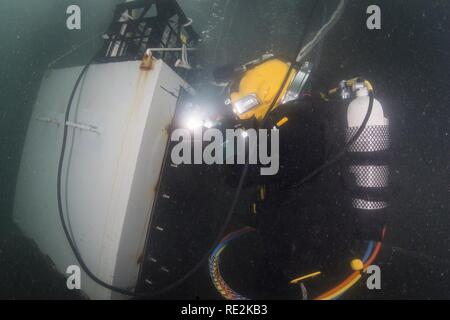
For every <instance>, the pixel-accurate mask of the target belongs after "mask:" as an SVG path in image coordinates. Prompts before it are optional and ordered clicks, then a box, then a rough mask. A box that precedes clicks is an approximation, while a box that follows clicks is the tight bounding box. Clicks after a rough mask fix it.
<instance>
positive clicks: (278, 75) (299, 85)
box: [230, 59, 312, 121]
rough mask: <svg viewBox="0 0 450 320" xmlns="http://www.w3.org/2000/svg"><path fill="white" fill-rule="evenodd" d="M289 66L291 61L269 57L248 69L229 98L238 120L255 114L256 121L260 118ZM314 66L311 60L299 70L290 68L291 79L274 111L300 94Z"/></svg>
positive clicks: (272, 99) (265, 112)
mask: <svg viewBox="0 0 450 320" xmlns="http://www.w3.org/2000/svg"><path fill="white" fill-rule="evenodd" d="M289 69H290V64H289V63H288V62H284V61H282V60H280V59H270V60H267V61H264V62H262V63H260V64H258V65H257V66H255V67H253V68H251V69H249V70H247V71H246V72H245V73H244V75H243V76H242V78H241V80H240V84H239V91H237V92H232V93H231V97H230V98H231V104H232V106H233V111H234V112H235V114H236V115H237V116H238V117H239V119H241V120H249V119H251V118H253V117H255V118H256V119H257V121H261V120H262V119H263V118H264V117H265V115H266V114H267V112H268V111H269V108H270V106H271V105H272V103H273V101H274V99H275V97H276V95H277V94H278V92H279V91H280V88H281V86H282V85H283V81H284V79H285V78H286V75H287V73H288V71H289ZM311 69H312V65H311V64H310V63H308V62H306V63H305V64H304V65H303V66H302V67H301V68H300V70H297V69H295V68H292V69H291V70H292V71H291V72H290V75H289V78H288V81H287V82H286V85H285V86H284V88H283V89H282V91H281V94H280V97H279V99H278V100H277V101H276V103H275V105H274V107H273V109H272V110H274V109H276V108H278V107H279V106H280V105H282V104H284V103H287V102H289V101H292V100H296V99H297V98H298V97H299V96H300V93H301V91H302V90H303V88H304V85H305V83H306V82H307V80H308V77H309V75H310V73H311ZM272 110H270V111H272Z"/></svg>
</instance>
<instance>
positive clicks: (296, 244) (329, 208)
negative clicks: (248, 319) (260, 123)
mask: <svg viewBox="0 0 450 320" xmlns="http://www.w3.org/2000/svg"><path fill="white" fill-rule="evenodd" d="M282 118H288V121H287V122H286V123H285V124H283V125H282V126H280V127H279V136H280V142H279V146H280V150H279V153H280V155H279V158H280V168H279V172H278V174H276V175H274V176H261V175H260V171H259V167H258V166H250V169H249V173H248V176H247V179H246V186H247V187H250V188H255V195H256V196H255V204H256V205H253V210H254V211H255V212H253V217H254V218H253V222H252V223H253V225H254V227H255V229H256V231H257V234H258V236H259V237H260V239H262V244H263V248H264V249H263V251H264V252H263V263H262V264H261V265H260V266H259V268H258V269H259V271H258V274H257V275H256V277H258V280H257V281H256V282H255V283H256V287H255V289H254V292H253V296H252V298H255V299H299V298H300V297H301V291H300V288H299V287H298V286H294V285H291V284H290V283H289V282H290V281H291V280H293V279H294V278H295V277H298V276H300V275H303V274H308V273H311V272H315V271H325V273H326V270H328V269H336V268H339V266H340V265H339V263H342V262H344V263H347V262H348V260H346V259H343V257H345V258H346V257H347V256H346V254H347V255H348V254H349V251H350V248H351V245H352V243H353V241H352V239H353V238H354V236H355V233H356V231H357V230H355V224H354V220H353V218H354V217H353V216H352V215H351V214H349V212H351V210H349V208H350V203H349V197H348V195H347V194H346V193H347V191H346V187H345V186H346V183H345V180H346V179H348V177H346V174H345V172H346V170H345V161H341V162H338V163H337V164H335V165H334V166H332V167H331V168H329V169H327V170H326V171H324V172H322V173H321V174H319V175H317V176H316V177H314V178H313V179H311V180H310V181H308V182H306V183H304V184H302V185H300V186H298V185H296V184H298V182H299V181H301V180H302V179H303V178H304V177H305V176H307V175H308V174H309V173H310V172H312V171H313V170H314V169H316V168H317V167H319V166H320V165H321V164H323V163H324V162H325V161H326V159H327V158H328V157H329V156H330V155H331V154H333V152H334V151H335V149H336V148H337V149H338V148H342V146H343V145H344V144H345V141H344V136H343V132H344V129H343V128H344V127H343V126H344V121H345V111H344V106H341V107H339V106H333V109H332V108H331V106H330V104H328V103H325V102H321V100H320V99H317V100H314V99H313V98H312V97H310V96H307V97H303V98H302V99H301V100H297V101H293V102H290V103H288V104H286V105H282V106H280V107H278V108H276V109H275V110H274V111H272V112H271V113H270V114H269V115H268V117H267V121H266V123H265V126H264V127H265V128H268V129H271V128H273V127H274V126H275V125H276V124H277V123H278V122H279V120H280V119H282ZM241 172H242V166H236V167H233V169H231V173H230V176H229V179H228V180H229V181H232V184H234V185H236V183H237V181H238V179H239V175H240V173H241ZM262 186H264V190H265V194H264V197H263V198H264V200H262V199H261V192H260V190H259V189H260V188H261V187H262ZM346 267H348V265H346Z"/></svg>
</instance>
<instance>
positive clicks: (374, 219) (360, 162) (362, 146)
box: [346, 81, 391, 240]
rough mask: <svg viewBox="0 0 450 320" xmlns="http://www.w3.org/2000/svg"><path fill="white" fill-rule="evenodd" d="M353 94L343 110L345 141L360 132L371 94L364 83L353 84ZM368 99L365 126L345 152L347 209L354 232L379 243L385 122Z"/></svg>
mask: <svg viewBox="0 0 450 320" xmlns="http://www.w3.org/2000/svg"><path fill="white" fill-rule="evenodd" d="M353 90H354V91H356V97H355V99H354V100H353V101H352V102H351V103H350V105H349V106H348V109H347V129H346V137H347V141H349V140H350V139H351V138H352V137H353V136H354V134H355V132H356V131H357V130H358V129H359V128H360V126H361V123H362V121H363V119H364V117H365V115H366V114H367V110H368V106H369V105H370V99H371V97H370V95H372V94H373V93H372V87H371V85H370V84H369V83H368V82H367V81H366V82H356V83H354V84H353ZM372 99H373V108H372V111H371V115H370V118H369V120H368V122H367V125H366V127H365V128H364V130H363V131H362V133H361V135H360V136H359V138H358V139H357V140H356V141H355V142H354V143H352V144H351V145H349V148H348V153H349V166H348V173H349V174H350V177H351V182H350V184H351V186H350V189H351V207H352V208H353V210H354V211H355V213H356V220H357V224H358V227H359V230H358V232H359V233H360V236H361V237H362V238H363V239H364V240H379V239H380V237H381V234H382V229H383V226H384V223H385V221H384V220H385V216H386V210H387V209H388V206H389V202H388V200H389V199H388V187H389V174H390V172H389V171H390V168H389V164H388V160H389V158H388V156H389V149H390V142H391V141H390V133H389V120H388V119H387V118H386V117H385V115H384V110H383V107H382V105H381V103H380V102H379V101H378V100H376V99H374V98H373V97H372Z"/></svg>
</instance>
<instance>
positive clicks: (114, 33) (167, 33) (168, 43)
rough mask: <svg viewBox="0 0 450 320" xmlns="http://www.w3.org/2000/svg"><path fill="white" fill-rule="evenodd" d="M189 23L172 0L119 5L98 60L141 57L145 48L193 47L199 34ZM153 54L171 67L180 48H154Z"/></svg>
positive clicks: (107, 60)
mask: <svg viewBox="0 0 450 320" xmlns="http://www.w3.org/2000/svg"><path fill="white" fill-rule="evenodd" d="M189 22H190V20H189V19H188V18H187V17H186V16H185V14H184V13H183V11H182V10H181V8H180V7H179V5H178V4H177V2H176V1H175V0H140V1H133V2H127V3H123V4H120V5H118V6H117V7H116V11H115V13H114V18H113V22H112V23H111V25H110V27H109V29H108V32H107V33H106V35H105V44H104V47H103V50H102V54H101V55H99V57H98V62H115V61H130V60H140V59H142V57H143V56H144V54H145V51H146V50H147V49H148V48H181V47H182V45H183V44H184V45H186V46H187V47H192V46H193V45H194V44H195V43H196V41H197V40H198V35H197V34H196V33H195V31H194V30H193V29H192V27H191V26H188V24H189ZM153 55H154V56H155V57H156V58H158V59H162V60H164V62H166V63H167V64H168V65H170V66H173V65H174V64H175V62H176V61H177V60H178V59H180V58H181V52H180V51H164V52H163V51H155V52H153Z"/></svg>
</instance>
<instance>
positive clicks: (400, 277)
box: [0, 0, 450, 299]
mask: <svg viewBox="0 0 450 320" xmlns="http://www.w3.org/2000/svg"><path fill="white" fill-rule="evenodd" d="M119 2H121V1H119V0H117V1H112V0H95V1H88V0H83V1H82V0H77V1H65V0H64V1H61V0H45V1H39V4H38V3H37V1H36V3H34V2H33V3H32V4H31V3H30V1H26V0H16V1H6V0H0V19H1V21H3V23H2V26H4V27H2V29H1V30H0V41H1V43H2V45H1V46H0V58H1V59H0V224H1V225H0V298H6V299H11V298H77V297H78V295H76V294H75V295H74V294H70V293H68V292H67V290H65V288H64V284H65V283H64V281H62V280H63V279H62V278H61V277H60V276H59V275H58V274H57V273H56V272H54V271H53V270H52V268H51V264H50V262H49V261H48V260H47V259H46V258H45V257H42V256H41V255H40V254H39V253H38V251H37V250H36V248H35V246H34V245H33V243H32V242H31V241H28V240H26V239H23V238H22V237H21V235H20V232H19V231H18V230H17V229H16V227H15V226H14V225H13V224H12V223H11V222H10V216H11V212H12V203H13V199H14V190H15V181H16V176H17V171H18V166H19V163H20V157H21V151H22V147H23V142H24V138H25V134H26V129H27V126H28V121H29V117H30V112H31V110H32V106H33V103H34V101H35V98H36V94H37V91H38V89H39V85H40V81H41V78H42V76H43V74H44V72H45V70H46V69H47V66H48V65H49V64H50V63H52V61H55V60H56V59H58V58H59V57H61V56H62V55H64V54H65V53H67V52H68V51H69V50H71V49H72V48H75V47H76V46H77V45H78V44H81V43H85V44H84V45H83V46H82V47H80V49H78V50H76V51H75V52H74V54H72V55H69V56H67V58H65V59H62V60H61V61H60V62H59V63H60V64H61V65H71V64H77V63H81V62H85V61H86V60H87V59H88V57H90V56H91V55H92V53H93V52H95V50H97V47H98V45H99V44H100V43H101V42H100V39H99V36H100V34H101V32H102V31H103V30H105V28H106V27H107V25H108V24H109V22H110V19H111V15H112V12H113V9H114V6H115V4H117V3H119ZM179 3H180V4H181V5H182V7H183V8H184V9H185V10H186V13H187V15H188V16H190V17H192V18H193V19H194V27H195V28H196V30H197V32H198V33H199V34H200V35H201V37H202V39H203V41H202V46H203V49H204V61H203V63H204V68H205V70H206V71H207V70H210V69H211V68H213V67H214V66H216V65H220V64H224V63H230V62H238V63H243V62H246V61H248V60H251V59H253V58H254V57H257V56H259V55H261V54H262V53H264V52H267V51H272V52H275V53H277V54H282V55H287V56H289V55H292V52H294V51H295V49H296V47H297V45H298V42H299V41H300V39H301V38H302V35H303V34H304V31H305V29H306V24H307V21H309V20H308V18H309V17H308V13H309V12H310V9H311V7H312V5H313V1H296V0H279V1H271V0H245V1H243V0H242V1H239V0H230V1H226V0H221V1H219V0H180V1H179ZM70 4H79V5H80V6H81V7H82V8H83V12H84V14H85V16H84V20H83V21H84V22H83V28H82V30H81V31H77V32H69V31H67V30H66V28H65V19H66V16H65V9H66V8H67V6H68V5H70ZM370 4H373V3H372V2H370V1H366V0H361V1H360V0H353V1H350V4H349V5H348V8H347V9H346V12H345V13H344V16H343V18H342V20H341V21H340V22H339V24H338V25H337V27H336V28H335V29H334V30H333V32H331V33H330V35H329V36H328V37H327V38H326V41H325V42H324V46H323V55H322V58H321V64H320V65H319V69H318V70H316V77H317V82H318V83H322V84H323V85H324V86H325V87H327V86H329V85H330V83H336V82H337V81H339V80H341V79H343V78H347V77H348V76H349V75H364V76H365V77H367V78H370V79H372V80H373V82H374V83H375V84H376V88H377V95H378V99H379V100H380V101H382V102H383V103H384V104H385V105H386V106H387V107H388V109H389V110H390V117H391V121H392V124H393V135H394V141H395V142H394V148H393V149H394V159H395V160H394V170H393V173H394V182H395V192H394V196H393V200H392V205H393V210H392V215H391V217H390V223H389V230H388V237H387V240H386V245H385V247H384V249H383V251H382V254H381V257H380V259H379V260H380V264H381V265H382V267H383V289H382V290H381V291H379V292H367V290H363V289H362V288H359V289H356V290H354V291H352V293H351V294H350V295H349V296H348V297H349V298H355V299H359V298H373V299H396V298H406V299H412V298H423V299H450V219H449V217H448V214H449V212H450V211H449V209H450V208H449V207H450V206H449V199H450V194H449V192H450V190H449V188H450V181H449V177H450V171H449V170H450V167H449V165H450V137H449V131H450V108H449V107H450V90H449V87H450V85H449V84H450V76H449V72H448V70H450V2H448V1H446V0H431V1H428V0H379V1H377V4H378V5H379V6H380V7H381V8H382V19H383V20H382V30H380V31H368V30H367V28H365V19H366V14H365V10H366V8H367V6H368V5H370ZM316 20H317V19H316ZM205 74H206V72H205ZM205 77H206V76H205ZM61 283H62V284H61ZM212 289H213V288H212V285H211V284H210V282H209V276H208V275H207V270H206V268H205V269H203V270H201V271H199V272H198V273H197V274H196V275H195V276H194V277H193V278H192V280H191V281H189V282H187V283H186V284H185V285H184V286H183V287H182V288H179V289H178V290H176V291H174V292H173V293H171V294H170V295H169V296H168V297H175V298H179V297H182V298H195V297H202V298H216V297H217V296H216V294H215V292H214V290H212Z"/></svg>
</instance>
